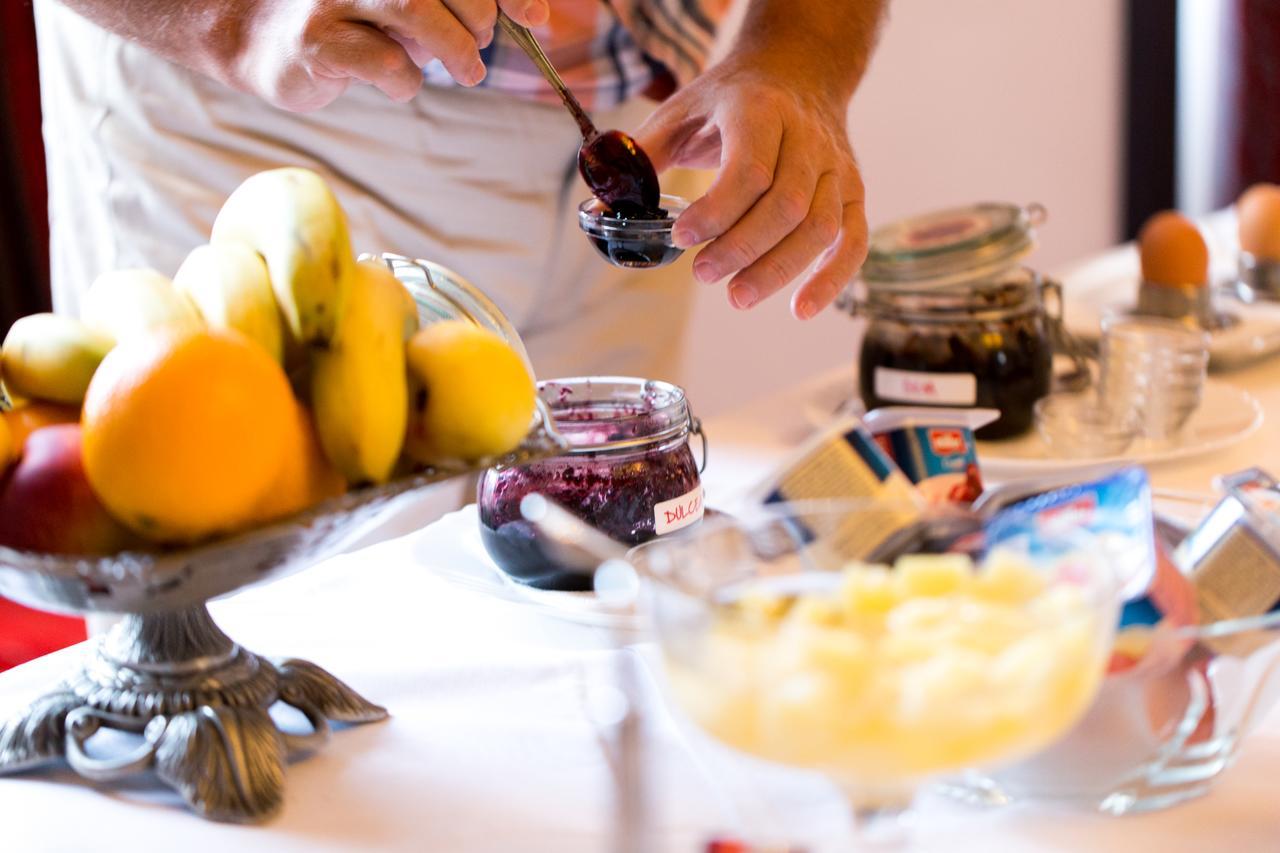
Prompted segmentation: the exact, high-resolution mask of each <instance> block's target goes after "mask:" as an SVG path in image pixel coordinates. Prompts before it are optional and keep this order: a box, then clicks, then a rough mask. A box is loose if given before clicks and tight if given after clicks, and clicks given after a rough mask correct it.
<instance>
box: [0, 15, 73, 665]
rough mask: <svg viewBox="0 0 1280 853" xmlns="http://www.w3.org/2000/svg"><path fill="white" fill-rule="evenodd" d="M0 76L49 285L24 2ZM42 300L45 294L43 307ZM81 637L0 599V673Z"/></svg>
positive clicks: (36, 100) (5, 19) (9, 31)
mask: <svg viewBox="0 0 1280 853" xmlns="http://www.w3.org/2000/svg"><path fill="white" fill-rule="evenodd" d="M0 73H2V75H3V85H4V88H5V97H4V99H3V101H0V113H4V114H3V115H0V126H3V128H4V130H3V132H4V133H5V135H6V136H7V137H8V142H9V144H10V145H11V146H12V150H13V153H14V154H15V155H16V158H15V159H16V163H15V164H14V168H15V170H16V172H17V175H16V177H17V178H18V185H19V188H20V190H21V196H22V197H21V199H20V200H19V206H20V209H21V210H22V213H23V219H24V220H25V221H27V222H29V223H30V225H31V229H30V238H31V240H32V241H33V245H31V246H30V247H29V249H30V253H31V258H30V260H31V261H32V262H33V266H34V268H35V270H37V271H38V272H40V273H41V274H42V275H41V277H42V281H48V270H49V213H48V203H47V198H48V188H47V184H46V182H45V165H44V143H43V141H42V139H41V137H40V78H39V74H38V69H37V64H36V33H35V21H34V18H33V17H32V12H31V3H30V2H29V0H0ZM6 107H7V109H6ZM0 168H4V164H3V163H0ZM47 298H48V297H47V293H46V294H45V300H46V304H47ZM84 638H85V628H84V620H82V619H72V618H69V617H66V616H53V615H50V614H48V613H41V612H39V611H36V610H30V609H28V608H26V607H22V606H21V605H18V604H14V603H13V602H11V601H7V600H5V599H3V598H0V671H4V670H6V669H8V668H10V667H13V666H17V665H18V664H20V663H24V662H26V661H29V660H31V659H32V658H37V657H40V656H41V655H44V654H48V653H49V652H52V651H56V650H58V649H61V648H64V647H66V646H69V645H71V644H72V643H78V642H80V641H81V640H83V639H84Z"/></svg>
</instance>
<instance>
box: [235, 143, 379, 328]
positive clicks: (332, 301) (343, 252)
mask: <svg viewBox="0 0 1280 853" xmlns="http://www.w3.org/2000/svg"><path fill="white" fill-rule="evenodd" d="M230 240H238V241H241V242H243V243H247V244H248V245H249V246H251V247H252V248H253V249H254V250H255V251H257V252H258V254H260V255H262V257H263V259H264V260H265V261H266V262H267V269H268V270H269V272H270V275H271V286H272V288H273V289H274V290H275V294H276V301H277V302H278V303H279V304H280V310H281V312H282V313H283V314H284V319H285V324H286V326H287V328H288V330H289V332H290V333H291V334H292V336H293V337H294V338H295V339H296V340H298V341H301V342H302V343H303V344H318V345H321V346H323V345H326V344H328V343H329V342H330V341H331V340H332V339H333V336H334V333H335V330H336V329H337V326H338V318H339V316H340V315H341V313H342V306H343V290H344V288H345V286H346V282H347V281H348V280H349V279H350V276H348V275H347V273H348V271H349V270H350V269H351V267H352V266H353V265H354V263H355V261H354V259H353V258H352V255H351V238H350V236H349V235H348V233H347V219H346V216H345V215H344V214H343V212H342V207H341V206H339V204H338V200H337V199H336V198H334V195H333V192H332V191H330V189H329V187H328V186H327V185H326V184H325V182H324V179H323V178H321V177H320V176H319V175H317V174H316V173H315V172H312V171H309V170H307V169H298V168H287V169H272V170H270V171H267V172H259V173H258V174H256V175H254V176H252V177H251V178H249V179H248V180H246V181H245V182H244V183H243V184H241V185H240V186H239V187H238V188H237V189H236V190H235V192H233V193H232V194H231V196H230V197H229V198H228V199H227V201H226V203H225V204H224V205H223V206H222V210H220V211H219V212H218V216H217V219H215V220H214V223H213V236H212V238H211V241H210V242H212V243H213V244H214V245H217V244H219V243H224V242H227V241H230Z"/></svg>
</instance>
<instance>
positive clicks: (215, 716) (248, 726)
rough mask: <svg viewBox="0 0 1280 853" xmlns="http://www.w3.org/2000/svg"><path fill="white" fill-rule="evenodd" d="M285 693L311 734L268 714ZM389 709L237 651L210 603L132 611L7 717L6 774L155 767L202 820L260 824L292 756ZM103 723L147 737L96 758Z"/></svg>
mask: <svg viewBox="0 0 1280 853" xmlns="http://www.w3.org/2000/svg"><path fill="white" fill-rule="evenodd" d="M277 701H279V702H283V703H285V704H287V705H291V706H293V707H294V708H297V709H298V710H299V711H301V712H302V713H303V714H304V715H305V716H306V718H307V720H308V721H309V722H310V724H311V729H312V731H311V733H309V734H306V735H296V734H290V733H287V732H284V731H282V730H280V728H279V727H278V726H277V725H276V723H275V721H274V720H273V719H272V718H271V716H270V714H269V713H268V711H267V709H268V708H270V707H271V706H272V705H273V704H275V703H276V702H277ZM386 717H387V712H386V709H384V708H380V707H378V706H377V705H374V704H372V703H370V702H368V701H366V700H365V699H363V698H361V697H360V696H359V695H358V694H356V693H355V691H353V690H352V689H351V688H350V687H348V686H347V685H345V684H343V683H342V682H341V681H339V680H338V679H336V678H334V677H333V676H332V675H330V674H329V673H327V672H325V671H324V670H322V669H320V668H319V667H318V666H315V665H314V664H311V663H307V662H306V661H301V660H292V659H291V660H284V661H275V662H272V661H268V660H267V659H265V658H261V657H258V656H257V655H254V654H252V653H250V652H247V651H245V650H244V649H242V648H240V647H239V646H237V645H236V644H235V643H233V642H232V641H231V639H230V638H229V637H227V635H226V634H224V633H222V631H220V630H219V629H218V626H217V625H215V624H214V622H213V619H212V618H211V617H210V616H209V611H208V610H206V609H205V607H204V605H198V606H196V607H192V608H189V609H186V610H179V611H174V612H166V613H156V614H145V615H137V614H131V615H129V616H126V617H125V618H124V620H123V621H122V622H121V623H120V624H118V625H116V626H115V627H114V628H113V629H112V630H111V631H110V633H108V634H107V636H105V637H104V638H103V640H102V642H101V643H99V644H98V645H97V646H96V648H95V649H94V650H93V651H92V652H91V653H90V656H89V659H88V661H87V662H86V664H85V666H84V668H83V670H81V671H80V672H79V673H78V674H76V675H75V676H74V677H73V678H72V679H71V680H70V681H68V682H67V683H66V684H64V685H62V686H61V687H60V688H59V689H58V690H56V691H54V692H52V693H49V694H47V695H45V696H42V697H40V698H39V699H37V700H36V701H35V702H34V703H32V705H31V706H30V707H29V708H28V709H27V710H26V711H24V712H23V713H21V714H19V715H18V716H17V717H15V718H13V719H10V720H8V721H5V722H3V723H0V774H5V773H16V772H19V771H22V770H28V769H30V768H33V767H36V766H39V765H42V764H45V763H47V762H50V761H54V760H57V759H59V758H65V759H66V761H67V763H68V764H69V765H70V766H71V768H72V769H73V770H75V771H76V772H77V773H79V774H80V775H81V776H83V777H85V778H86V779H92V780H95V781H112V780H115V779H120V778H123V777H125V776H128V775H131V774H134V773H139V772H141V771H143V770H148V769H153V770H155V772H156V774H157V775H158V776H159V777H160V779H161V780H162V781H164V782H165V784H167V785H169V786H170V787H172V788H173V789H174V790H176V791H177V792H178V793H179V794H180V795H181V796H182V798H183V799H184V800H186V802H187V804H188V805H190V806H191V808H192V809H194V810H195V811H197V812H198V813H200V814H201V815H202V816H204V817H207V818H211V819H213V820H225V821H237V822H250V821H259V820H262V819H264V818H267V817H269V816H271V815H272V814H273V813H274V812H275V811H277V810H278V809H279V808H280V805H281V802H282V799H283V793H284V764H285V760H286V759H287V757H288V756H289V754H290V753H292V752H296V751H300V750H309V749H314V748H316V747H318V746H320V745H321V744H323V743H324V742H325V740H327V739H328V736H329V721H330V720H332V721H335V722H342V723H368V722H374V721H376V720H383V719H386ZM100 730H116V731H122V732H128V733H132V734H141V735H142V739H143V742H142V744H141V745H140V746H139V747H138V748H137V749H136V750H134V751H133V752H131V753H129V754H126V755H122V756H114V757H110V758H100V757H94V756H91V755H90V754H89V753H88V751H87V750H86V743H87V741H88V740H89V738H91V737H92V736H93V735H94V734H95V733H97V732H98V731H100Z"/></svg>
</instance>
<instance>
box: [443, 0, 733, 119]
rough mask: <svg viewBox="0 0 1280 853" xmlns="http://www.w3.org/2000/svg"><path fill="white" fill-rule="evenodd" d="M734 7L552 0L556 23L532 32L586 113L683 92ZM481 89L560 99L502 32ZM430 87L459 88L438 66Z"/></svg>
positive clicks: (714, 1) (687, 1)
mask: <svg viewBox="0 0 1280 853" xmlns="http://www.w3.org/2000/svg"><path fill="white" fill-rule="evenodd" d="M730 2H731V0H550V4H551V18H550V20H549V21H548V22H547V23H546V24H545V25H544V26H541V27H538V28H536V29H535V30H534V31H533V32H534V35H535V36H537V37H538V41H539V42H540V43H541V44H542V48H543V50H545V51H546V54H547V57H548V58H549V59H550V60H551V62H552V64H553V65H555V67H556V70H557V71H559V72H560V76H561V77H562V78H564V81H565V84H566V85H568V87H569V88H570V89H571V90H572V91H573V93H574V94H575V95H576V96H577V97H578V100H580V101H581V102H582V105H583V106H584V107H585V108H586V109H588V110H599V109H607V108H609V107H613V106H616V105H618V104H620V103H622V102H623V101H626V100H628V99H629V98H631V97H634V96H635V95H638V94H640V93H642V92H644V91H645V90H646V89H647V88H649V86H650V85H651V84H655V83H670V82H674V83H675V84H676V85H683V84H685V83H687V82H689V80H691V79H692V78H693V77H695V76H696V75H697V74H698V73H699V72H700V71H702V69H703V67H704V66H705V65H706V62H707V54H708V53H709V52H710V50H711V46H712V43H713V41H714V39H715V30H716V26H717V24H718V23H719V22H720V20H721V19H722V18H723V17H724V15H725V13H726V11H727V9H728V6H729V3H730ZM481 56H482V58H483V59H484V63H485V66H486V67H487V68H488V75H487V76H486V77H485V79H484V82H483V83H482V84H481V85H482V86H487V87H489V88H492V89H500V90H502V91H504V92H509V93H511V94H514V95H517V96H520V97H524V98H530V99H533V100H538V101H546V102H548V103H558V102H559V99H558V98H557V96H556V94H555V91H554V90H553V89H552V88H551V86H550V85H548V84H547V82H546V81H545V80H543V79H542V75H540V74H539V73H538V70H537V68H535V67H534V65H533V63H532V62H531V61H530V60H529V58H528V57H527V56H525V55H524V52H523V51H521V50H520V48H519V47H518V46H517V45H516V44H515V43H514V42H512V41H511V40H510V39H509V38H508V37H507V35H506V34H505V33H504V32H503V31H502V29H501V28H498V29H497V31H496V32H495V34H494V40H493V43H492V44H490V45H489V46H488V47H487V48H485V49H484V50H483V51H481ZM424 74H425V75H426V78H427V82H429V83H433V84H436V85H442V86H443V85H455V84H454V82H453V79H452V78H451V77H449V75H448V73H447V72H446V71H445V70H444V66H442V65H441V64H440V63H439V62H433V63H431V64H430V65H429V66H427V68H426V69H424Z"/></svg>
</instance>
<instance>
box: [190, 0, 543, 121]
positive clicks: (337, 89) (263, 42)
mask: <svg viewBox="0 0 1280 853" xmlns="http://www.w3.org/2000/svg"><path fill="white" fill-rule="evenodd" d="M499 8H501V9H502V10H503V11H504V12H506V13H507V14H508V15H509V16H511V18H512V19H513V20H515V21H516V22H517V23H520V24H524V25H525V26H535V27H536V26H540V25H542V24H544V23H546V21H547V18H548V16H549V15H550V7H549V5H548V3H547V0H242V3H241V4H240V9H239V11H238V14H236V15H235V16H234V20H235V24H234V25H232V26H231V27H230V29H231V30H233V31H234V32H228V31H227V30H228V28H226V27H223V28H219V29H218V30H217V31H216V32H217V35H216V36H214V37H215V38H222V39H226V40H227V42H228V44H227V45H226V46H225V48H224V51H223V52H224V53H225V54H226V55H227V56H228V60H227V63H226V67H224V68H222V69H220V71H221V75H220V76H222V77H224V78H225V80H226V82H228V83H230V84H231V85H232V86H234V87H236V88H238V89H241V90H243V91H248V92H251V93H253V94H255V95H258V96H259V97H261V98H263V99H265V100H267V101H268V102H270V103H272V104H274V105H276V106H278V107H282V108H284V109H287V110H294V111H306V110H314V109H319V108H320V107H323V106H325V105H326V104H328V103H330V102H331V101H333V100H334V99H336V98H337V97H338V96H339V95H341V94H342V93H343V92H344V91H346V88H347V86H348V85H350V83H351V82H352V81H353V80H356V81H360V82H364V83H368V84H371V85H373V86H376V87H378V88H379V89H381V90H382V91H383V92H384V93H386V95H387V97H389V98H391V99H392V100H395V101H407V100H409V99H410V98H412V97H413V96H414V95H415V94H416V93H417V91H418V89H419V88H420V87H421V86H422V67H423V66H424V65H426V64H427V63H429V62H430V61H431V60H433V59H439V60H440V61H441V62H442V63H443V64H444V67H445V68H446V69H447V70H448V72H449V74H451V75H452V76H453V78H454V79H455V80H457V81H458V82H459V83H461V84H463V85H464V86H474V85H476V84H477V83H479V82H480V81H481V80H483V79H484V75H485V68H484V64H483V63H482V62H481V61H480V50H481V49H482V48H484V47H486V46H487V45H488V44H489V42H491V41H492V40H493V31H494V26H495V25H496V23H497V17H498V9H499ZM228 20H232V16H228Z"/></svg>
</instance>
